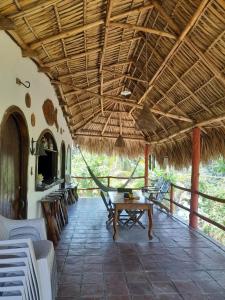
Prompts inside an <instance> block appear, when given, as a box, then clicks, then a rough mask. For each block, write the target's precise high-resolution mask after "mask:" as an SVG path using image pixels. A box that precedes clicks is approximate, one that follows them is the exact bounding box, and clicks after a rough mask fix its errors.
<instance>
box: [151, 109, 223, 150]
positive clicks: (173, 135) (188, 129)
mask: <svg viewBox="0 0 225 300" xmlns="http://www.w3.org/2000/svg"><path fill="white" fill-rule="evenodd" d="M223 120H225V114H222V115H220V116H217V117H213V118H210V119H208V120H205V121H201V122H198V123H196V124H194V125H193V126H190V127H187V128H184V129H182V130H180V131H179V132H176V133H174V134H171V135H170V136H168V137H166V138H164V139H161V140H158V141H154V142H151V144H161V143H165V142H166V141H168V140H170V139H173V138H174V137H176V136H178V135H180V134H183V133H186V132H188V131H190V130H192V129H193V128H194V127H204V126H207V125H209V124H212V123H215V122H221V121H223Z"/></svg>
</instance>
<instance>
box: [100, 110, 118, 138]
mask: <svg viewBox="0 0 225 300" xmlns="http://www.w3.org/2000/svg"><path fill="white" fill-rule="evenodd" d="M115 107H116V104H114V106H113V109H114V108H115ZM112 114H113V112H111V113H110V115H109V116H108V118H107V120H106V122H105V125H104V127H103V129H102V132H101V135H103V134H104V132H105V130H106V127H107V126H108V124H109V121H110V118H111V116H112Z"/></svg>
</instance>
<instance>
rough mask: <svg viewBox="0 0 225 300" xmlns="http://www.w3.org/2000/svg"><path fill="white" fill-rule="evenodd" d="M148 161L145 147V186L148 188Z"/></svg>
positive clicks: (146, 146) (147, 146)
mask: <svg viewBox="0 0 225 300" xmlns="http://www.w3.org/2000/svg"><path fill="white" fill-rule="evenodd" d="M148 160H149V145H147V144H146V145H145V175H144V176H145V184H144V185H145V186H148Z"/></svg>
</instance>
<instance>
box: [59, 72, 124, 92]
mask: <svg viewBox="0 0 225 300" xmlns="http://www.w3.org/2000/svg"><path fill="white" fill-rule="evenodd" d="M122 78H124V76H121V77H117V78H113V79H110V80H108V81H105V82H104V85H106V84H110V83H113V82H115V81H117V80H121V79H122ZM60 84H63V85H68V84H67V83H64V82H60ZM69 86H70V87H72V88H74V89H76V90H74V91H70V92H67V93H65V94H64V96H65V97H68V96H71V95H74V94H77V93H79V92H83V91H84V90H83V89H82V88H79V87H76V86H74V85H71V84H69ZM98 86H100V85H99V84H96V85H94V86H91V87H88V88H86V89H85V91H89V90H91V89H93V88H95V87H98Z"/></svg>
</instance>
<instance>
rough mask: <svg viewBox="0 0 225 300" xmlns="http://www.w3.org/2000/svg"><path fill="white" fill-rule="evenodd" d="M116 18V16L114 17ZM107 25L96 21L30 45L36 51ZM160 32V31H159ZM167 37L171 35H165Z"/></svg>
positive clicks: (102, 21)
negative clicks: (44, 46)
mask: <svg viewBox="0 0 225 300" xmlns="http://www.w3.org/2000/svg"><path fill="white" fill-rule="evenodd" d="M126 13H127V14H129V12H126ZM121 15H122V16H123V15H124V13H122V14H118V15H117V18H120V16H121ZM114 18H115V16H114ZM104 23H105V21H104V20H102V19H100V20H98V21H95V22H93V23H90V24H86V25H83V26H80V27H77V28H74V29H70V30H67V31H64V32H61V33H59V34H56V35H52V36H49V37H46V38H43V39H40V40H39V41H36V42H32V43H31V44H30V47H31V48H32V49H35V48H38V47H40V46H41V45H42V44H45V43H51V42H54V41H57V40H59V39H63V38H67V37H70V36H72V35H76V34H78V33H80V32H83V31H85V30H88V29H91V28H94V27H97V26H100V25H103V24H104ZM159 32H160V31H159ZM165 34H167V35H169V33H165Z"/></svg>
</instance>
